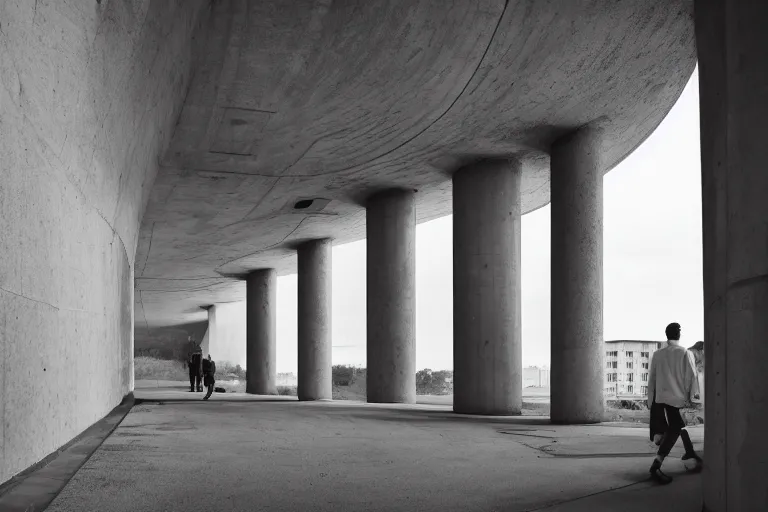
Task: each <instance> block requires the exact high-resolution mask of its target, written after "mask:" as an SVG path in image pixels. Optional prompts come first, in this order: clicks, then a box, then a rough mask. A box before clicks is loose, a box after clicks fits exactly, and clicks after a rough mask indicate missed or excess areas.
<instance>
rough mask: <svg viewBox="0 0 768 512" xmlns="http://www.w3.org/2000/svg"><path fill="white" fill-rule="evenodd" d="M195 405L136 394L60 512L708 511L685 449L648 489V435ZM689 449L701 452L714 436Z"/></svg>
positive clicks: (426, 414) (411, 410)
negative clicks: (665, 476)
mask: <svg viewBox="0 0 768 512" xmlns="http://www.w3.org/2000/svg"><path fill="white" fill-rule="evenodd" d="M184 393H185V392H183V391H179V390H162V389H156V390H141V391H139V392H137V395H138V398H139V399H140V400H145V401H144V402H143V403H140V404H139V405H137V406H136V407H134V408H133V410H132V411H131V412H130V414H128V416H127V417H126V418H125V420H124V421H123V423H122V424H121V425H120V426H119V427H118V428H117V429H116V430H115V431H114V433H113V434H112V436H111V437H109V438H108V439H107V440H106V441H105V442H104V443H103V445H102V446H101V448H99V449H98V450H97V451H96V452H95V453H94V455H93V456H92V457H91V459H90V460H89V461H88V462H87V463H86V464H84V465H83V466H82V468H81V469H80V471H79V472H78V473H77V474H76V475H75V476H74V477H73V478H72V480H71V481H70V483H69V484H68V485H67V486H66V488H65V489H64V490H63V491H62V492H61V494H60V495H59V496H58V497H57V498H56V499H55V500H54V502H53V503H52V504H51V506H50V507H49V508H48V510H49V511H53V512H59V511H74V510H111V511H122V510H125V511H131V512H138V511H145V510H146V511H150V510H164V511H177V510H178V511H182V510H184V511H186V510H189V509H199V510H212V511H213V510H226V511H245V510H249V511H250V510H318V511H323V510H341V509H344V510H346V509H350V510H351V509H364V510H382V511H383V510H387V511H392V510H439V511H441V512H442V511H449V510H456V511H459V510H462V511H463V510H483V511H485V510H488V511H490V510H504V511H512V512H519V511H534V510H552V511H560V512H563V511H566V512H570V511H580V510H590V511H594V510H630V511H632V510H641V509H642V510H654V511H665V510H669V511H673V510H674V511H675V512H688V511H690V512H694V511H695V512H698V511H699V510H700V508H701V504H700V498H699V496H700V489H699V487H700V477H699V476H698V475H692V474H686V472H685V470H684V468H683V466H682V463H681V462H680V460H679V456H680V454H681V453H680V450H681V449H680V448H679V447H678V448H677V449H676V451H675V452H673V455H672V458H670V459H669V461H668V463H667V464H665V469H666V470H667V472H668V473H669V474H671V475H673V476H676V477H678V478H676V480H675V482H673V484H672V485H670V486H667V487H666V488H662V487H658V486H655V485H652V484H651V483H650V482H648V480H647V477H648V473H647V468H648V466H649V464H650V460H651V458H652V453H653V447H652V446H651V445H650V443H648V442H647V431H646V430H645V429H644V428H626V427H621V426H615V425H608V424H602V425H593V426H553V425H550V424H549V423H548V421H547V420H546V419H545V418H540V417H539V418H531V417H516V418H501V417H474V416H462V415H456V414H454V413H452V412H450V410H449V408H448V407H446V406H440V405H422V404H415V405H409V406H403V405H383V404H375V405H374V404H363V403H359V402H297V401H295V399H294V398H290V399H286V398H283V397H269V398H264V397H254V396H250V397H245V396H244V397H238V396H235V395H237V394H234V393H233V394H225V395H216V394H214V397H213V399H212V400H210V401H208V402H204V401H202V400H200V399H199V398H196V399H194V400H191V399H190V395H192V394H191V393H187V394H186V395H185V394H184ZM194 396H196V395H194ZM246 400H250V401H246ZM691 435H692V438H693V439H694V442H695V443H696V444H697V448H701V441H702V435H703V429H702V428H694V429H691Z"/></svg>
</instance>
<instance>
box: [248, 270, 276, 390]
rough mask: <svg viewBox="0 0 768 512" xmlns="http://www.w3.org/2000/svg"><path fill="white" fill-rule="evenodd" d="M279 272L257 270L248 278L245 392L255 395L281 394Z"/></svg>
mask: <svg viewBox="0 0 768 512" xmlns="http://www.w3.org/2000/svg"><path fill="white" fill-rule="evenodd" d="M276 301H277V273H276V272H275V270H274V269H261V270H255V271H253V272H251V273H250V274H248V277H247V278H246V355H245V359H246V377H245V392H246V393H252V394H254V395H274V394H277V387H276V385H275V382H276V380H277V372H276V347H275V341H276V337H275V325H276V315H275V304H276Z"/></svg>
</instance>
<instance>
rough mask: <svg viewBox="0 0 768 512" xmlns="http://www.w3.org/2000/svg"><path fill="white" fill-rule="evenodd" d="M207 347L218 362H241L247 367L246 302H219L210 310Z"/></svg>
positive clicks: (207, 352) (205, 352)
mask: <svg viewBox="0 0 768 512" xmlns="http://www.w3.org/2000/svg"><path fill="white" fill-rule="evenodd" d="M206 336H207V337H208V344H207V348H206V346H205V343H203V356H205V357H207V356H208V354H211V358H212V359H213V360H214V361H216V362H217V363H225V362H226V363H231V364H239V365H240V366H242V367H243V368H245V346H246V345H245V302H233V303H231V304H217V305H215V306H211V308H210V309H209V310H208V332H207V333H206Z"/></svg>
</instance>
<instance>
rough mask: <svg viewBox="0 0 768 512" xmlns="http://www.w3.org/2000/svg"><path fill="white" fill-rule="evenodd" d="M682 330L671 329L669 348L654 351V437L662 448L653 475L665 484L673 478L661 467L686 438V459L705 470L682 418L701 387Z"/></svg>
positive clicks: (651, 405)
mask: <svg viewBox="0 0 768 512" xmlns="http://www.w3.org/2000/svg"><path fill="white" fill-rule="evenodd" d="M680 330H681V329H680V324H677V323H672V324H669V325H668V326H667V329H666V335H667V346H666V347H663V348H661V349H659V350H657V351H656V352H654V354H653V357H652V358H651V368H650V375H649V378H648V407H649V408H650V409H651V425H650V428H651V438H652V439H653V440H654V442H655V443H656V444H657V445H659V451H658V452H657V455H656V458H655V459H654V460H653V464H652V465H651V469H650V473H651V477H652V478H653V479H654V480H656V481H657V482H659V483H661V484H668V483H670V482H671V481H672V477H670V476H667V475H665V474H664V473H662V471H661V465H662V463H663V462H664V459H665V458H666V457H667V455H669V452H670V451H671V450H672V447H673V446H674V445H675V443H676V442H677V438H678V437H681V438H682V439H683V446H684V447H685V454H684V455H683V460H689V459H694V460H695V461H696V469H697V470H700V469H701V467H702V460H701V457H699V456H698V454H697V453H696V451H695V450H694V449H693V443H692V442H691V437H690V436H689V435H688V431H687V430H686V429H685V422H684V421H683V418H682V416H681V415H680V409H682V408H684V407H686V406H688V405H690V403H691V401H692V399H693V398H694V397H695V396H696V395H697V393H698V388H699V386H698V378H697V373H696V369H695V368H694V363H693V356H692V354H690V353H689V352H688V350H686V349H685V348H684V347H681V346H680Z"/></svg>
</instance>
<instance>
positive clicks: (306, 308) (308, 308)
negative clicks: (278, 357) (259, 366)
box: [298, 239, 332, 400]
mask: <svg viewBox="0 0 768 512" xmlns="http://www.w3.org/2000/svg"><path fill="white" fill-rule="evenodd" d="M298 258H299V276H298V317H299V318H298V322H299V323H298V341H299V347H298V349H299V366H298V370H299V385H298V395H299V400H323V399H327V400H330V399H331V397H332V379H331V241H330V240H327V239H326V240H312V241H310V242H305V243H303V244H302V245H300V246H299V249H298Z"/></svg>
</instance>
